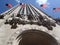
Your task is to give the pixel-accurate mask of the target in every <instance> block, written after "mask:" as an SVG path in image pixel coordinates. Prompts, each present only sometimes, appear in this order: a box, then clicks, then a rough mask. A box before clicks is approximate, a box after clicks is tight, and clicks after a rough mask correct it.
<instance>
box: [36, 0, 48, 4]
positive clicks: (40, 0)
mask: <svg viewBox="0 0 60 45" xmlns="http://www.w3.org/2000/svg"><path fill="white" fill-rule="evenodd" d="M36 3H38V4H39V5H41V4H46V3H47V0H36Z"/></svg>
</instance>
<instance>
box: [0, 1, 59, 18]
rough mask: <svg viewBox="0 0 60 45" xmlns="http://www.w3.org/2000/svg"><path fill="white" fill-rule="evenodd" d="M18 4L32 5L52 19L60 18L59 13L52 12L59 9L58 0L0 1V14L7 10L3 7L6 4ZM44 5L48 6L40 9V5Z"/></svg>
mask: <svg viewBox="0 0 60 45" xmlns="http://www.w3.org/2000/svg"><path fill="white" fill-rule="evenodd" d="M20 2H22V3H27V4H33V5H34V6H35V7H37V8H39V9H41V10H42V11H44V12H45V13H47V14H48V15H50V16H52V17H54V18H60V11H58V12H53V8H54V7H60V0H0V14H1V13H3V12H5V11H6V10H8V9H9V8H7V7H6V6H5V4H6V3H11V4H12V5H13V6H15V5H17V4H18V3H20ZM44 3H46V4H47V5H48V6H47V8H41V7H40V5H41V4H44Z"/></svg>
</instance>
